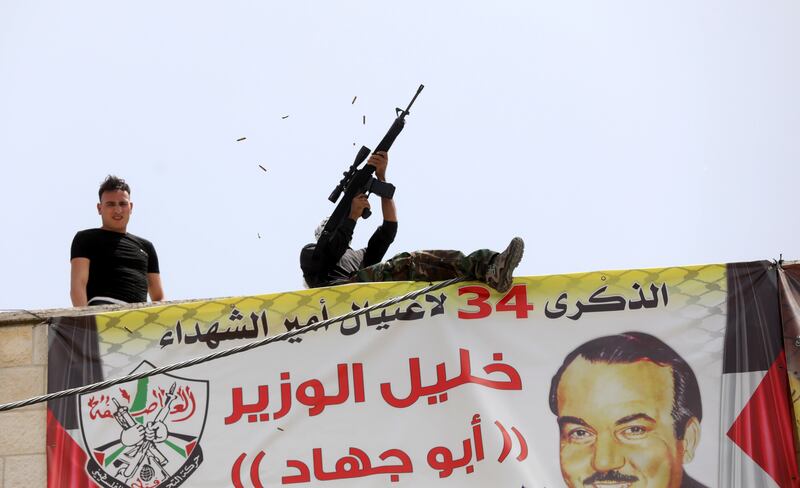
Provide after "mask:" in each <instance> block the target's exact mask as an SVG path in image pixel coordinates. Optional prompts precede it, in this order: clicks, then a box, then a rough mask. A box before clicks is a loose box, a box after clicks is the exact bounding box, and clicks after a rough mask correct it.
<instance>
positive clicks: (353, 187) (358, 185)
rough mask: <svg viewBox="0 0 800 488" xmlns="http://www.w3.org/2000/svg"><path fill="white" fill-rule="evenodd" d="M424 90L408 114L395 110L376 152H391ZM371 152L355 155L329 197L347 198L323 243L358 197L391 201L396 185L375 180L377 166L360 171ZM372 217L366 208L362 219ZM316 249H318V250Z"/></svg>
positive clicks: (335, 213) (326, 230)
mask: <svg viewBox="0 0 800 488" xmlns="http://www.w3.org/2000/svg"><path fill="white" fill-rule="evenodd" d="M423 88H425V86H424V85H420V86H419V88H417V93H416V94H414V98H412V99H411V102H409V104H408V107H406V109H405V110H401V109H399V108H397V109H395V111H396V112H397V118H396V119H394V122H393V123H392V126H391V127H389V130H388V131H387V132H386V135H385V136H383V139H381V142H380V143H378V147H376V148H375V152H381V151H388V150H389V148H390V147H392V143H394V140H395V139H396V138H397V136H398V135H400V132H401V131H402V130H403V127H404V126H405V124H406V115H408V114H409V113H410V110H411V106H412V105H414V101H415V100H416V99H417V97H418V96H419V93H420V92H421V91H422V89H423ZM371 152H372V151H370V149H369V148H368V147H366V146H362V147H361V149H360V150H359V151H358V154H357V155H356V159H355V161H354V162H353V164H352V165H351V166H350V169H348V170H347V171H345V172H344V173H343V174H344V178H342V181H340V182H339V184H338V185H336V188H334V189H333V192H332V193H331V196H329V197H328V200H330V201H331V202H333V203H336V200H339V197H340V196H341V195H342V192H344V197H343V198H342V199H341V201H339V204H338V205H336V208H335V209H334V210H333V213H332V214H331V216H330V218H329V219H328V222H327V223H326V224H325V228H324V229H323V231H322V234H321V236H320V238H319V242H320V243H324V242H325V241H327V240H328V239H330V236H331V235H332V234H333V231H334V230H336V227H338V226H339V224H341V223H342V220H343V219H344V218H346V217H347V215H348V214H349V213H350V204H351V202H352V201H353V198H355V197H356V195H358V194H361V193H364V194H367V193H374V194H376V195H379V196H381V197H383V198H389V199H391V198H392V197H393V196H394V190H395V188H394V185H392V184H391V183H385V182H383V181H380V180H378V179H377V178H375V177H373V176H372V174H373V173H374V172H375V166H372V165H371V164H366V165H364V166H363V167H362V168H361V169H359V168H358V167H359V165H361V163H363V162H364V160H365V159H367V156H369V155H370V153H371ZM371 214H372V212H371V211H370V210H369V209H368V208H365V209H364V211H363V213H362V214H361V216H362V217H363V218H365V219H366V218H368V217H369V216H370V215H371ZM317 249H319V246H318V247H317Z"/></svg>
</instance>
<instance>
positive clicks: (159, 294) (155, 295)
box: [147, 273, 164, 302]
mask: <svg viewBox="0 0 800 488" xmlns="http://www.w3.org/2000/svg"><path fill="white" fill-rule="evenodd" d="M147 293H149V294H150V300H151V301H154V302H160V301H161V300H163V299H164V289H163V288H162V287H161V275H160V274H159V273H147Z"/></svg>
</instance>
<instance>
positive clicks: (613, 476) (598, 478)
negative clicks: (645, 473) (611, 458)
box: [583, 469, 639, 485]
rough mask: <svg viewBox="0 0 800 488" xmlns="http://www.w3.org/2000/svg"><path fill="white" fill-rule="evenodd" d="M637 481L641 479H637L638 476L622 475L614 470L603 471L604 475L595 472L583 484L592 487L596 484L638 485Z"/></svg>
mask: <svg viewBox="0 0 800 488" xmlns="http://www.w3.org/2000/svg"><path fill="white" fill-rule="evenodd" d="M637 481H639V478H637V477H636V476H631V475H628V474H622V473H620V472H619V471H616V470H613V469H612V470H611V471H603V472H602V473H601V472H595V473H594V474H593V475H591V476H589V477H588V478H586V479H585V480H583V484H584V485H591V484H594V483H636V482H637Z"/></svg>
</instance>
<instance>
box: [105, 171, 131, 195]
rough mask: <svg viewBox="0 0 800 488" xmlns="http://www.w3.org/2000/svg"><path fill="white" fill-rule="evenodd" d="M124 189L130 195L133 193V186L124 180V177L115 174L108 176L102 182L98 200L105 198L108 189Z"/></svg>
mask: <svg viewBox="0 0 800 488" xmlns="http://www.w3.org/2000/svg"><path fill="white" fill-rule="evenodd" d="M116 190H122V191H126V192H128V196H130V194H131V187H130V186H128V184H127V183H126V182H125V180H123V179H122V178H118V177H116V176H114V175H108V176H106V179H105V180H103V182H102V183H100V191H98V192H97V198H98V200H101V201H102V200H103V193H105V192H107V191H116Z"/></svg>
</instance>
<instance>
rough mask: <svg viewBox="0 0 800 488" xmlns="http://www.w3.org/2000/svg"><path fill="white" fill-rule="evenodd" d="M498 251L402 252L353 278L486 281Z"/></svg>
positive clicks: (372, 279) (358, 272)
mask: <svg viewBox="0 0 800 488" xmlns="http://www.w3.org/2000/svg"><path fill="white" fill-rule="evenodd" d="M497 254H498V253H497V252H495V251H491V250H489V249H479V250H477V251H475V252H473V253H472V254H470V255H468V256H465V255H464V254H463V253H462V252H460V251H444V250H435V251H414V252H402V253H400V254H397V255H395V256H394V257H392V259H389V260H388V261H384V262H382V263H377V264H373V265H372V266H368V267H366V268H363V269H360V270H358V271H357V272H356V274H355V275H353V277H352V278H351V279H350V281H351V282H370V281H443V280H448V279H450V278H456V277H464V278H467V279H470V280H472V279H474V280H484V278H485V276H486V272H487V270H488V268H489V264H490V263H491V261H492V258H494V257H495V256H497Z"/></svg>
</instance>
